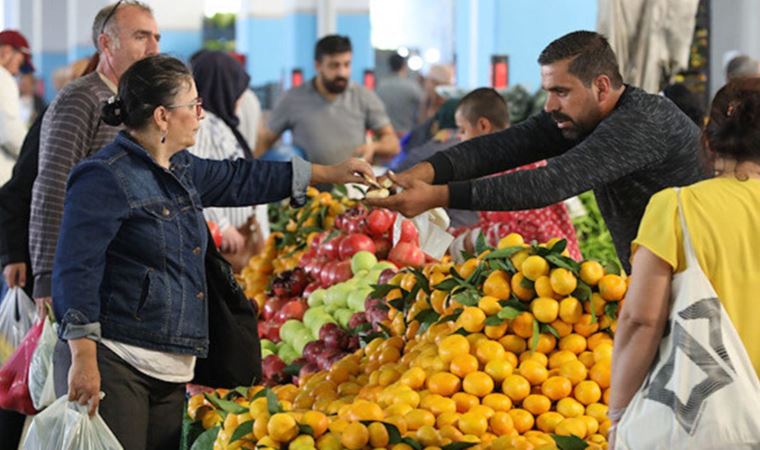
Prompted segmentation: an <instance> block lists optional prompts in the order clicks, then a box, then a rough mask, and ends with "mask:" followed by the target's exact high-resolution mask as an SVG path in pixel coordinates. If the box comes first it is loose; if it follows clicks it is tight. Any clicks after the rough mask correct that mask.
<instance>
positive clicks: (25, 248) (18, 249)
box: [0, 111, 44, 293]
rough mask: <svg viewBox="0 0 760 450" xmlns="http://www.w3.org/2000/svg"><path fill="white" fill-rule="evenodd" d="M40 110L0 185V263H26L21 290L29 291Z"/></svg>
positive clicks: (40, 125) (30, 284)
mask: <svg viewBox="0 0 760 450" xmlns="http://www.w3.org/2000/svg"><path fill="white" fill-rule="evenodd" d="M43 115H44V111H43V113H42V114H40V115H39V116H38V117H37V119H36V120H35V121H34V123H33V124H32V127H31V128H30V129H29V132H28V133H27V134H26V138H24V143H23V144H22V146H21V152H20V154H19V157H18V161H17V162H16V165H15V166H14V167H13V175H12V176H11V179H10V180H8V182H7V183H5V184H4V185H3V186H2V187H0V264H2V266H3V267H5V266H6V265H7V264H10V263H18V262H26V267H27V276H26V287H25V288H24V290H25V291H27V292H29V293H31V292H32V288H33V286H32V284H33V282H34V278H33V277H32V264H31V261H30V259H29V215H30V213H31V208H32V187H33V186H34V179H35V178H37V162H38V160H39V155H40V130H41V128H42V117H43Z"/></svg>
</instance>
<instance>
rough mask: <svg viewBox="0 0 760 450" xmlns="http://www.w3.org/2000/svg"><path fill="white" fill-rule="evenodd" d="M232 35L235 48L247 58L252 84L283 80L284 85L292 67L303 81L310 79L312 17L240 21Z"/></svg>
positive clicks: (314, 22) (298, 15) (314, 24)
mask: <svg viewBox="0 0 760 450" xmlns="http://www.w3.org/2000/svg"><path fill="white" fill-rule="evenodd" d="M236 33H237V37H236V41H237V49H238V51H239V52H241V53H244V54H245V55H247V58H248V59H247V69H248V73H249V74H250V75H251V84H252V85H261V84H264V83H270V82H278V81H280V80H284V81H285V83H286V86H288V85H289V83H290V71H291V70H293V69H294V68H300V69H301V70H303V73H304V76H305V77H306V78H309V77H312V76H314V44H315V43H316V36H317V18H316V16H315V15H314V14H308V13H295V14H289V15H287V16H283V17H249V18H245V19H240V20H238V23H237V28H236Z"/></svg>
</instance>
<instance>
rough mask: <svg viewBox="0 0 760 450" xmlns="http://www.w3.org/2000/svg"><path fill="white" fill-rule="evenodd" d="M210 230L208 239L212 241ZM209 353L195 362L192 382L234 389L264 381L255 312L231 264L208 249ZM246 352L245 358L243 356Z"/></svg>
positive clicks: (206, 264)
mask: <svg viewBox="0 0 760 450" xmlns="http://www.w3.org/2000/svg"><path fill="white" fill-rule="evenodd" d="M211 239H212V238H211V237H210V233H209V242H212V240H211ZM204 263H205V266H206V286H207V287H208V295H207V297H206V298H208V334H209V337H208V338H209V345H208V354H207V355H206V357H205V358H198V360H197V361H196V363H195V376H194V378H193V381H192V383H193V384H200V385H203V386H213V387H225V388H235V387H237V386H250V385H252V384H255V383H257V382H258V381H259V380H261V344H260V343H259V333H258V325H257V323H258V322H257V319H256V313H255V311H254V310H253V307H252V306H251V302H250V301H249V300H248V299H246V298H245V294H244V293H243V291H242V290H241V289H240V285H239V284H238V283H237V281H235V276H234V275H233V274H232V270H231V269H230V265H229V263H228V262H227V261H226V260H225V259H224V258H223V257H222V255H221V254H220V253H219V251H218V250H217V249H216V247H214V246H213V245H209V246H208V247H207V248H206V257H205V260H204ZM241 355H245V357H241Z"/></svg>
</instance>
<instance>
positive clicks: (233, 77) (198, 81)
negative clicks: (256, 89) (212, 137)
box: [190, 50, 252, 157]
mask: <svg viewBox="0 0 760 450" xmlns="http://www.w3.org/2000/svg"><path fill="white" fill-rule="evenodd" d="M190 64H191V66H192V69H193V78H194V79H195V85H196V87H197V88H198V95H199V96H200V97H201V99H203V108H204V109H205V110H207V111H210V112H212V113H214V115H216V116H217V117H219V118H220V119H222V121H223V122H224V123H225V124H227V126H228V127H229V128H230V130H232V133H233V134H234V135H235V139H237V141H238V143H239V144H240V146H241V147H242V148H243V152H244V153H245V155H246V157H252V153H251V148H250V146H249V145H248V142H246V140H245V138H244V137H243V135H242V134H241V133H240V131H238V128H237V127H238V124H239V123H240V119H238V117H237V115H236V114H235V104H236V103H237V101H238V99H239V98H240V96H241V95H243V93H244V92H245V90H246V89H248V84H249V83H250V81H251V77H250V76H249V75H248V74H247V73H246V71H245V69H244V68H243V65H242V64H240V62H238V61H237V60H236V59H235V58H233V57H232V56H230V55H228V54H227V53H225V52H221V51H211V50H204V51H200V52H198V53H196V54H195V55H193V58H192V59H191V61H190Z"/></svg>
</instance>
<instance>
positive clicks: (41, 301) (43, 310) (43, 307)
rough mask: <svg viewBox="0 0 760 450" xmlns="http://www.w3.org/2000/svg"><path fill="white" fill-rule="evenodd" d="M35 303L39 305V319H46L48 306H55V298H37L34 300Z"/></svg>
mask: <svg viewBox="0 0 760 450" xmlns="http://www.w3.org/2000/svg"><path fill="white" fill-rule="evenodd" d="M34 303H35V304H36V305H37V317H45V316H46V315H47V306H48V305H52V304H53V297H37V298H35V299H34Z"/></svg>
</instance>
